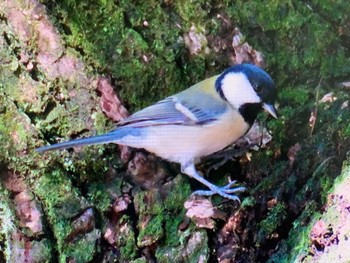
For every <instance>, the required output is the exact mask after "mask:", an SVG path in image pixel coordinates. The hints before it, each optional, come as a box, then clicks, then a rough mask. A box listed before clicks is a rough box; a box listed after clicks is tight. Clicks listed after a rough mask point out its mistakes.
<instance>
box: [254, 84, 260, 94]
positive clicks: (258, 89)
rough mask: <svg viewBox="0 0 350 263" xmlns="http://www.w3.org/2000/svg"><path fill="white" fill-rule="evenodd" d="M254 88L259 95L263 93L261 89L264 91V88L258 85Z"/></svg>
mask: <svg viewBox="0 0 350 263" xmlns="http://www.w3.org/2000/svg"><path fill="white" fill-rule="evenodd" d="M253 88H254V90H255V92H256V93H259V92H260V91H261V89H262V86H261V85H257V84H256V85H254V86H253Z"/></svg>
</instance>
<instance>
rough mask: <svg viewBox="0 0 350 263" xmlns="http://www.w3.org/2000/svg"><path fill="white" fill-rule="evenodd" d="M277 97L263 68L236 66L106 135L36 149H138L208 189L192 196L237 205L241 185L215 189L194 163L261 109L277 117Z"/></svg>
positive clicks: (233, 137)
mask: <svg viewBox="0 0 350 263" xmlns="http://www.w3.org/2000/svg"><path fill="white" fill-rule="evenodd" d="M276 96H277V92H276V87H275V84H274V81H273V80H272V78H271V77H270V75H269V74H268V73H267V72H266V71H265V70H263V69H261V68H260V67H258V66H255V65H253V64H249V63H246V64H237V65H233V66H230V67H229V68H227V69H226V70H224V71H223V72H222V73H221V74H219V75H216V76H213V77H210V78H208V79H205V80H203V81H201V82H198V83H197V84H195V85H193V86H191V87H190V88H188V89H186V90H184V91H181V92H179V93H177V94H175V95H172V96H169V97H167V98H165V99H163V100H160V101H159V102H157V103H155V104H153V105H151V106H148V107H146V108H144V109H142V110H140V111H138V112H136V113H134V114H132V115H131V116H129V117H127V118H126V119H124V120H122V121H120V122H118V123H117V124H116V126H115V128H114V129H113V130H112V131H110V132H108V133H106V134H102V135H97V136H92V137H87V138H81V139H75V140H71V141H66V142H62V143H57V144H53V145H48V146H43V147H40V148H37V149H36V151H37V152H39V153H43V152H46V151H52V150H58V149H67V148H72V147H77V146H78V147H81V146H85V145H94V144H106V143H116V144H119V145H125V146H130V147H133V148H142V149H145V150H146V151H148V152H151V153H154V154H155V155H157V156H159V157H161V158H163V159H165V160H168V161H170V162H174V163H178V164H180V167H181V172H182V173H183V174H186V175H188V176H189V177H191V178H194V179H195V180H197V181H199V182H200V183H202V184H203V185H205V186H206V187H207V188H208V190H197V191H194V192H193V193H192V194H193V195H200V196H212V195H220V196H222V197H223V198H227V199H231V200H237V201H240V199H239V197H238V196H237V195H236V193H238V192H242V191H245V190H246V189H245V187H244V186H236V187H233V185H234V184H235V181H232V182H230V183H228V184H227V185H225V186H217V185H215V184H213V183H211V182H209V181H208V180H206V179H205V178H204V177H203V176H201V174H200V173H199V172H198V171H197V170H196V167H195V165H196V163H197V162H198V161H199V160H200V158H201V157H205V156H208V155H211V154H213V153H216V152H218V151H220V150H222V149H224V148H226V147H228V146H230V145H231V144H233V143H234V142H235V141H237V140H238V139H239V138H241V137H242V136H244V135H245V134H246V133H247V132H248V131H249V129H250V127H251V126H252V124H253V123H254V121H255V119H256V117H257V114H258V113H259V111H260V110H262V109H264V110H265V111H266V112H267V113H268V114H270V115H271V116H273V117H274V118H277V111H276V108H275V100H276Z"/></svg>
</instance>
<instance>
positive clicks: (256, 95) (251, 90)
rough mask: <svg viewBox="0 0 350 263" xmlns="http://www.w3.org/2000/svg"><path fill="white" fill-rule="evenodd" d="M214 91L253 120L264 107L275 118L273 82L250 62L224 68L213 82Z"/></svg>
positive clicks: (248, 119) (249, 119) (248, 118)
mask: <svg viewBox="0 0 350 263" xmlns="http://www.w3.org/2000/svg"><path fill="white" fill-rule="evenodd" d="M215 88H216V91H217V92H218V93H219V94H220V96H221V98H223V99H224V100H226V101H227V102H228V103H229V104H231V106H232V107H233V108H235V109H237V110H239V111H240V112H241V113H242V115H243V116H244V115H246V116H244V117H247V121H248V122H252V121H254V119H255V117H256V115H257V113H258V111H259V110H260V109H261V107H262V108H264V109H265V110H266V111H267V112H268V113H269V114H271V115H272V116H273V117H275V118H277V113H276V108H275V106H274V102H275V99H276V89H275V84H274V82H273V80H272V79H271V77H270V76H269V74H267V73H266V72H265V71H264V70H263V69H261V68H259V67H257V66H254V65H252V64H240V65H235V66H232V67H230V68H228V69H226V70H225V71H224V72H223V73H221V75H219V77H218V78H217V80H216V82H215Z"/></svg>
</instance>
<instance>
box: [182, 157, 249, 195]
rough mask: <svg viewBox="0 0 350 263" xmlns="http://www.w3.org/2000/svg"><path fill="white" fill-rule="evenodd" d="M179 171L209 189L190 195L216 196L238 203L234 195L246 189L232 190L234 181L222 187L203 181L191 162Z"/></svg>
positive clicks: (236, 188)
mask: <svg viewBox="0 0 350 263" xmlns="http://www.w3.org/2000/svg"><path fill="white" fill-rule="evenodd" d="M181 171H182V173H184V174H187V175H188V176H190V177H192V178H194V179H196V180H197V181H199V182H201V183H202V184H204V185H205V186H207V187H208V188H209V189H210V190H198V191H195V192H193V193H192V194H193V195H204V196H211V195H214V194H218V195H221V196H222V197H224V198H228V199H231V200H236V201H238V202H240V200H239V198H238V196H237V195H235V194H234V193H236V192H244V191H246V188H245V187H244V186H239V187H235V188H232V186H233V185H234V184H235V183H236V181H232V182H230V183H228V184H227V185H225V186H223V187H220V186H216V185H215V184H212V183H210V182H209V181H207V180H206V179H204V178H203V177H202V176H200V175H199V173H198V172H197V170H196V168H195V166H194V163H193V162H190V163H186V164H182V165H181Z"/></svg>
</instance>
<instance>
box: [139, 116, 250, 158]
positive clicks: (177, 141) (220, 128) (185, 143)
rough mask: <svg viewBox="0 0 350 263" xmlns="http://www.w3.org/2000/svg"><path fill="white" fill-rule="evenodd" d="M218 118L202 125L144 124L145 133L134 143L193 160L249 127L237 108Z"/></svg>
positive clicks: (228, 142) (226, 142)
mask: <svg viewBox="0 0 350 263" xmlns="http://www.w3.org/2000/svg"><path fill="white" fill-rule="evenodd" d="M222 117H223V118H221V120H220V121H216V122H214V123H211V124H208V125H204V126H181V125H160V126H151V127H147V136H146V138H145V139H143V140H142V141H138V142H137V145H138V147H140V148H144V149H146V150H147V151H149V152H153V153H155V154H156V155H158V156H160V157H162V158H164V159H167V160H170V161H173V162H177V163H185V162H188V161H194V160H195V159H197V158H199V157H202V156H206V155H210V154H212V153H214V152H217V151H219V150H221V149H223V148H225V147H227V146H228V145H230V144H232V143H233V142H235V141H236V140H237V139H238V138H240V137H241V136H243V135H244V134H245V133H246V132H247V131H248V129H249V125H248V124H247V123H246V122H245V121H244V119H243V118H242V117H241V115H240V114H239V113H237V112H236V111H233V110H232V111H231V110H230V111H228V112H226V113H225V114H224V115H223V116H222Z"/></svg>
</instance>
